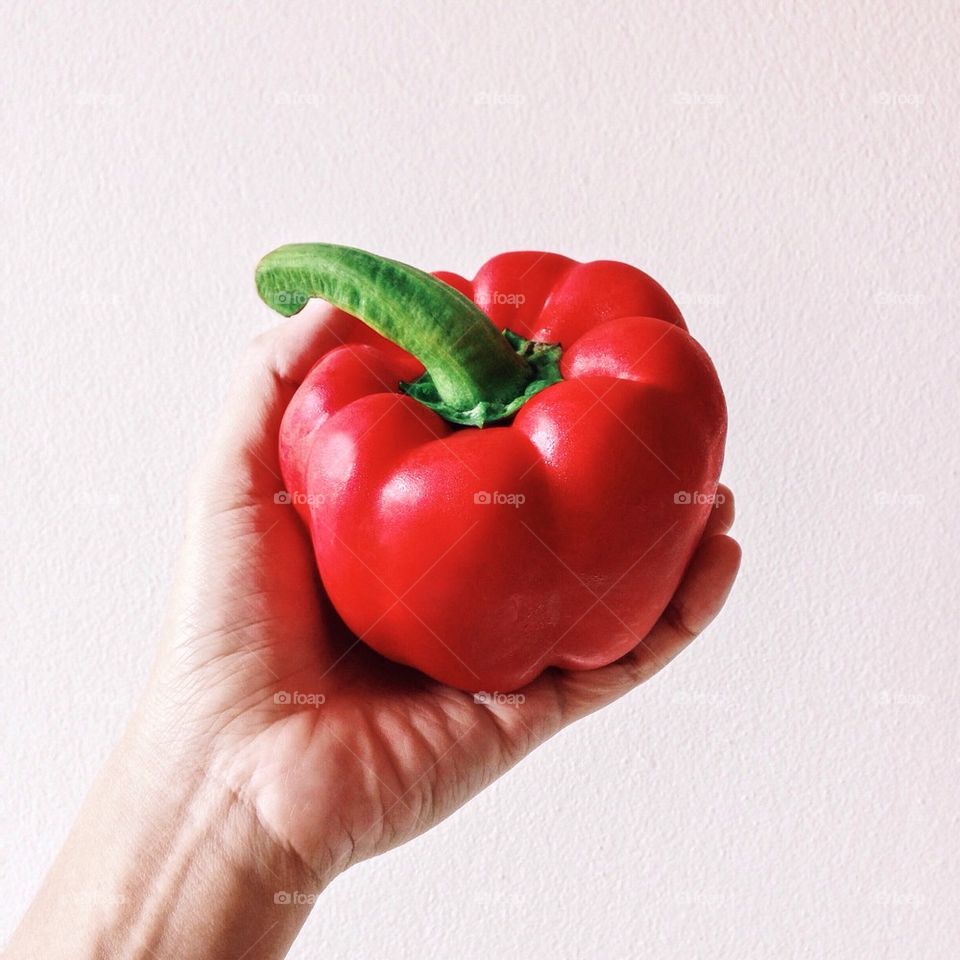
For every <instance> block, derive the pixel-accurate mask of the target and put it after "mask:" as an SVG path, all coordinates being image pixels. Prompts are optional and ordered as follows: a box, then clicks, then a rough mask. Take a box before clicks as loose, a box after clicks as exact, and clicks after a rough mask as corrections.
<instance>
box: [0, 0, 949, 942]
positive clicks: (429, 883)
mask: <svg viewBox="0 0 960 960" xmlns="http://www.w3.org/2000/svg"><path fill="white" fill-rule="evenodd" d="M3 20H4V23H3V26H2V29H0V35H2V40H0V83H2V88H0V89H2V100H0V117H2V130H0V136H2V146H0V150H2V153H3V164H2V187H0V189H2V194H0V196H2V211H3V228H2V249H3V256H2V258H0V307H2V315H3V332H2V343H3V353H4V360H5V363H4V366H5V372H4V373H3V376H2V380H0V387H2V391H3V398H2V408H0V416H2V419H3V437H4V441H3V443H4V447H3V449H4V470H3V489H2V499H3V504H4V511H3V513H4V518H3V530H2V545H3V550H4V560H3V571H2V575H3V583H4V587H5V591H4V593H5V596H4V602H3V630H4V641H3V644H4V646H3V650H4V657H3V667H2V670H0V704H2V711H3V726H2V748H3V762H2V767H0V775H2V784H3V785H2V789H0V823H2V825H3V831H2V837H3V840H2V843H3V848H2V851H0V860H2V862H3V865H4V867H3V871H2V879H0V936H2V938H3V939H6V938H7V937H8V936H9V934H10V932H11V931H12V929H13V927H14V925H15V923H16V921H17V919H18V917H19V916H20V914H21V912H22V911H23V910H24V908H25V907H26V905H27V902H28V901H29V899H30V898H31V895H32V893H33V891H34V890H35V888H36V886H37V884H38V883H39V881H40V879H41V876H42V874H43V873H44V871H45V869H46V867H47V866H48V864H49V862H50V860H51V858H52V856H53V854H54V852H55V850H56V849H57V848H58V847H59V845H60V844H61V842H62V840H63V838H64V836H65V833H66V831H67V829H68V826H69V824H70V823H71V821H72V819H73V817H74V815H75V813H76V811H77V808H78V806H79V804H80V801H81V797H82V795H83V794H84V792H85V791H86V789H87V787H88V785H89V784H90V782H91V780H92V778H93V775H94V772H95V771H96V769H97V768H98V766H99V764H100V763H101V761H102V760H103V759H104V757H105V755H106V753H107V751H108V750H109V748H110V745H111V743H112V742H113V741H114V739H115V737H116V736H117V734H118V732H119V731H120V730H121V728H122V726H123V723H124V719H125V717H126V715H127V713H128V711H129V710H130V707H131V704H132V703H133V702H134V700H135V698H136V697H137V694H138V691H139V689H140V687H141V684H142V681H143V679H144V676H145V673H146V671H147V668H148V665H149V662H150V659H151V651H152V646H153V643H154V638H155V634H156V631H157V623H158V618H159V616H160V612H161V607H162V603H163V596H164V591H165V588H166V585H167V582H168V580H169V574H170V568H171V564H172V561H173V558H174V555H175V551H176V548H177V542H178V537H179V524H180V517H181V509H182V495H183V487H184V483H185V479H186V475H187V472H188V469H189V467H190V465H191V463H192V462H193V461H194V459H195V458H196V456H197V454H198V452H199V451H200V449H201V448H202V446H203V444H204V442H205V438H206V437H207V436H208V434H209V430H210V427H211V423H212V419H213V417H214V415H215V412H216V410H217V407H218V405H219V403H220V400H221V397H222V395H223V392H224V389H225V385H226V382H227V378H228V375H229V371H230V369H231V366H232V364H233V363H234V362H235V360H236V358H237V356H238V354H239V353H240V352H241V351H242V349H243V346H244V344H245V342H246V341H247V340H248V339H249V338H250V337H251V336H252V335H254V334H255V333H256V332H257V331H259V330H261V329H263V328H265V327H267V326H268V325H269V324H271V323H272V322H273V317H272V315H271V314H270V313H269V311H268V310H267V309H266V307H264V306H262V305H261V304H260V303H259V301H258V300H257V298H256V294H255V291H254V287H253V280H252V278H253V267H254V265H255V263H256V261H257V259H258V258H259V257H260V256H261V255H262V254H263V253H265V252H266V251H267V250H270V249H271V248H273V247H275V246H277V245H279V244H281V243H284V242H288V241H305V240H325V241H333V242H340V243H347V244H352V245H356V246H362V247H365V248H367V249H371V250H375V251H378V252H381V253H384V254H387V255H389V256H393V257H396V258H399V259H402V260H405V261H407V262H410V263H414V264H417V265H418V266H421V267H424V268H427V269H438V268H448V269H453V270H457V271H459V272H462V273H467V274H472V273H473V272H474V271H475V269H476V268H477V267H478V266H479V265H480V264H481V263H482V262H483V261H484V260H485V259H487V258H488V257H489V256H491V255H493V254H494V253H496V252H499V251H501V250H508V249H518V248H537V249H544V250H557V251H560V252H563V253H566V254H568V255H571V256H574V257H576V258H578V259H597V258H612V259H621V260H626V261H629V262H631V263H635V264H637V265H638V266H641V267H643V268H644V269H646V270H647V271H648V272H650V273H652V274H653V275H654V276H655V277H657V278H658V279H659V280H660V281H661V282H662V283H664V285H665V286H666V287H667V288H668V289H669V290H670V291H671V292H673V293H674V295H675V297H676V298H677V300H678V301H679V302H680V304H681V307H682V308H683V309H684V312H685V314H686V316H687V320H688V323H689V325H690V328H691V330H692V332H693V333H694V335H695V336H696V337H697V338H698V339H699V340H700V341H701V342H702V343H703V344H704V345H705V346H706V347H707V349H708V350H709V351H710V353H711V355H712V356H713V358H714V360H715V362H716V365H717V367H718V370H719V372H720V375H721V378H722V381H723V383H724V385H725V389H726V393H727V398H728V402H729V407H730V439H729V444H728V451H727V465H726V468H725V474H724V478H725V480H726V481H727V482H728V483H730V484H731V485H732V486H733V487H734V488H735V490H736V493H737V497H738V505H739V516H738V520H737V526H736V533H737V535H738V537H739V539H740V540H741V542H742V543H743V546H744V565H743V569H742V572H741V577H740V580H739V582H738V584H737V586H736V588H735V592H734V594H733V596H732V598H731V601H730V603H729V605H728V607H727V609H726V610H725V612H724V613H723V615H722V616H721V617H720V619H719V620H718V621H717V622H716V624H715V625H714V626H713V628H712V629H711V630H710V631H709V632H708V634H707V635H706V636H705V637H703V638H702V639H701V640H700V641H699V642H698V643H697V644H696V645H695V646H694V647H693V648H691V650H690V651H688V652H687V653H686V654H685V655H684V656H683V657H682V658H681V659H680V660H678V661H677V662H676V663H675V664H674V665H673V666H672V667H671V668H670V669H669V670H668V671H666V672H665V673H664V674H662V675H661V676H659V677H658V678H657V679H655V680H654V681H652V682H651V683H650V684H649V685H648V686H646V687H644V688H642V689H641V690H639V691H637V692H636V693H635V694H633V695H632V696H630V697H628V698H627V699H626V700H624V701H622V702H621V703H619V704H617V705H616V706H614V707H612V708H611V709H609V710H607V711H606V712H604V713H603V714H602V715H599V716H595V717H593V718H592V719H590V720H588V721H586V722H584V723H582V724H581V725H580V726H578V727H577V728H575V729H572V730H569V731H567V732H566V733H564V734H562V735H560V736H558V737H557V738H556V739H555V740H554V741H552V742H551V743H549V744H548V745H547V746H546V747H545V748H543V749H542V750H540V751H539V752H538V753H537V754H536V755H535V756H533V757H531V758H530V759H529V760H527V761H526V762H525V763H523V764H522V765H521V766H520V767H518V768H517V769H516V770H514V771H513V772H512V773H510V774H509V775H508V776H506V777H505V778H503V779H502V780H501V781H500V782H498V783H497V784H496V785H495V786H494V787H493V788H492V789H490V790H489V791H487V792H486V793H485V794H484V795H483V796H481V797H480V798H478V799H477V800H475V801H474V802H473V803H471V804H469V805H468V806H467V807H465V808H464V809H462V810H461V811H460V812H459V813H457V814H456V815H455V816H454V817H452V818H451V819H450V820H448V821H447V822H446V823H444V824H443V825H442V826H441V827H439V828H438V829H436V830H434V831H433V832H432V833H430V834H429V835H428V836H426V837H424V838H422V839H420V840H418V841H417V842H415V843H412V844H410V845H408V846H407V847H405V848H402V849H400V850H398V851H396V852H394V853H391V854H390V855H388V856H385V857H383V858H381V859H379V860H376V861H373V862H369V863H366V864H363V865H362V866H360V867H357V868H355V869H353V870H352V871H350V872H349V873H348V874H346V875H345V876H343V877H341V878H340V879H339V880H337V881H336V882H335V883H334V884H333V886H332V887H331V888H330V889H329V890H328V892H327V893H326V894H325V895H324V896H323V898H322V900H321V902H320V904H319V906H318V907H317V908H316V910H315V911H314V915H313V916H312V918H311V920H310V921H309V924H308V926H307V927H306V929H305V930H304V932H303V934H302V936H301V939H300V940H299V942H298V945H297V946H296V947H295V949H294V952H293V956H295V957H300V958H306V957H313V956H325V957H346V956H362V957H386V956H389V957H392V958H401V960H402V958H421V957H453V956H457V957H463V958H480V957H489V956H504V957H525V958H526V957H530V958H534V957H536V958H539V957H548V958H578V957H584V958H593V957H605V958H632V957H642V958H644V960H649V958H676V957H719V958H731V960H733V958H736V960H743V958H746V957H750V958H753V957H763V958H767V957H776V958H792V957H806V956H810V957H831V958H847V957H850V958H867V957H870V958H874V957H896V958H905V957H918V958H921V957H922V958H924V960H935V958H948V957H954V956H956V955H957V953H958V952H960V903H958V899H960V865H958V847H960V844H958V839H957V834H958V813H957V811H958V809H960V804H958V792H960V791H958V782H960V764H958V753H960V751H958V713H960V711H958V699H957V698H958V666H957V660H958V658H957V647H958V615H957V614H958V596H957V557H958V550H960V535H958V525H957V513H958V511H957V496H958V493H957V487H958V483H957V481H958V442H957V441H958V437H957V409H958V402H957V401H958V391H957V379H958V377H957V346H958V332H957V322H958V295H957V263H958V252H960V251H958V243H957V231H958V223H960V217H958V214H960V210H958V206H960V204H958V197H960V191H958V184H957V179H958V178H957V167H958V164H957V150H958V147H960V138H958V130H960V111H958V94H960V84H958V79H957V76H958V69H957V67H958V61H960V49H958V46H960V44H958V28H957V23H956V11H955V10H953V11H952V14H951V10H950V5H949V4H947V3H943V4H940V3H935V2H931V0H927V2H924V3H921V4H917V5H912V6H908V5H904V4H899V3H892V2H891V3H888V4H869V3H866V2H862V0H861V2H856V3H852V4H823V5H819V4H812V3H805V4H796V5H795V4H783V5H777V4H773V3H768V2H759V0H758V2H756V3H742V2H741V3H736V4H722V3H716V4H704V5H701V6H693V5H690V6H687V5H684V7H683V9H678V8H676V6H675V5H674V4H649V5H643V4H634V3H628V2H620V3H615V4H601V3H596V4H595V3H590V2H584V0H576V2H574V0H570V2H565V3H559V4H555V5H548V4H532V3H531V4H524V3H502V4H501V3H492V2H486V3H479V4H466V3H462V4H459V3H457V4H455V3H450V4H441V3H436V2H420V0H418V2H413V0H410V2H408V3H406V4H404V5H398V4H393V3H367V2H356V0H354V2H349V3H348V2H340V0H338V2H324V3H314V2H306V0H300V2H294V3H283V2H280V3H272V4H269V5H268V4H256V3H250V2H248V3H223V2H221V3H215V2H191V3H172V4H153V5H149V6H148V5H144V6H138V5H137V4H135V3H132V2H125V3H117V4H102V5H100V4H92V3H91V4H80V3H75V2H60V3H48V4H33V3H26V2H20V3H17V4H14V5H13V6H12V8H11V7H10V6H7V7H5V11H4V14H3Z"/></svg>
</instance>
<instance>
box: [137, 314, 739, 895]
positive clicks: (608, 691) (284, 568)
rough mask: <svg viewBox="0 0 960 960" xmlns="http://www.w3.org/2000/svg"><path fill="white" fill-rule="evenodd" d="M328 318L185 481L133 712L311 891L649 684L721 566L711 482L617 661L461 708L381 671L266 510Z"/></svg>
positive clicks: (287, 518) (451, 698)
mask: <svg viewBox="0 0 960 960" xmlns="http://www.w3.org/2000/svg"><path fill="white" fill-rule="evenodd" d="M343 322H345V318H344V317H343V315H342V314H338V313H337V312H335V311H332V310H330V309H329V308H326V307H325V306H322V305H320V304H319V303H316V302H314V303H311V304H310V305H309V306H308V307H307V308H306V309H305V310H304V311H303V312H302V313H301V314H300V315H299V316H297V317H295V318H294V319H292V320H290V321H287V322H286V323H285V324H284V325H282V326H280V327H278V328H276V329H274V330H271V331H270V332H269V333H267V334H264V335H262V336H261V337H259V338H258V339H257V340H256V341H255V343H254V345H253V346H252V348H251V350H250V351H249V353H248V356H247V357H246V358H245V360H244V362H243V365H242V368H241V370H240V373H239V375H238V377H237V380H236V383H235V384H234V387H233V390H232V393H231V396H230V399H229V401H228V403H227V407H226V411H225V415H224V419H223V422H222V424H221V425H220V428H219V430H218V432H217V435H216V437H215V439H214V442H213V443H212V445H211V447H210V450H209V453H208V455H207V456H206V458H205V460H204V462H203V464H202V465H201V467H200V469H199V472H198V474H197V476H196V479H195V481H194V484H193V488H192V492H191V497H190V503H189V518H188V523H187V534H186V541H185V545H184V549H183V555H182V559H181V564H180V569H179V573H178V577H177V582H176V587H175V590H174V593H173V598H172V603H171V607H170V611H169V616H168V620H167V625H166V628H165V631H164V636H163V642H162V647H161V653H160V656H159V659H158V662H157V666H156V668H155V670H154V674H153V677H152V680H151V683H150V687H149V692H148V695H147V697H146V699H145V701H144V705H143V708H142V709H141V711H140V714H139V716H140V720H139V725H140V727H141V729H143V730H144V731H146V734H147V735H148V736H149V737H150V738H151V742H152V743H153V744H154V745H155V746H156V748H157V749H158V750H160V751H162V752H166V753H168V754H170V755H172V756H175V758H176V764H177V765H178V768H182V767H183V765H184V764H186V765H188V766H190V767H194V768H196V769H198V770H199V769H202V770H204V771H205V774H206V776H208V777H210V778H212V779H213V780H214V781H215V782H217V783H219V784H221V785H223V786H224V787H226V788H227V789H229V791H231V793H232V794H234V795H235V796H237V797H239V798H240V799H241V801H242V802H243V803H244V804H246V805H248V806H249V808H250V810H251V811H252V812H253V813H254V815H255V818H256V822H257V823H258V824H259V825H260V826H261V827H262V830H263V831H264V833H265V834H266V835H267V836H268V837H269V838H270V841H271V842H273V843H275V844H277V845H278V846H279V847H280V848H281V849H282V850H283V851H284V853H285V855H288V856H290V857H291V858H294V859H295V860H296V861H297V862H298V863H300V864H302V865H303V866H305V867H306V869H307V871H308V872H309V874H310V875H311V876H312V877H314V878H315V880H316V882H317V885H318V886H320V885H322V884H323V883H324V882H326V881H327V880H329V878H330V877H331V876H333V875H335V874H336V873H337V872H339V871H341V870H343V869H345V868H346V867H347V866H349V865H350V864H352V863H355V862H357V861H359V860H362V859H365V858H367V857H370V856H373V855H375V854H378V853H381V852H383V851H385V850H387V849H389V848H391V847H393V846H396V845H397V844H400V843H403V842H405V841H407V840H409V839H411V838H413V837H415V836H416V835H418V834H419V833H421V832H423V831H424V830H426V829H428V828H429V827H430V826H432V825H434V824H436V823H437V822H439V821H440V820H442V819H443V818H444V817H446V816H448V815H449V814H450V813H452V812H453V811H454V810H455V809H457V807H459V806H460V805H461V804H463V803H464V802H465V801H466V800H468V799H469V798H470V797H471V796H473V795H474V794H476V793H477V792H478V791H479V790H481V789H483V787H485V786H486V785H487V784H489V783H490V782H491V781H492V780H494V779H495V778H496V777H498V776H499V775H500V774H502V773H504V772H505V771H506V770H507V769H509V768H510V767H511V766H512V765H513V764H515V763H516V762H517V761H518V760H520V759H521V758H522V757H523V756H525V755H526V754H527V753H529V752H530V750H532V749H533V748H534V747H536V746H537V745H538V744H540V743H542V742H543V741H544V740H546V739H547V738H548V737H550V736H552V735H553V734H554V733H556V732H557V731H558V730H560V729H561V728H562V727H563V726H565V725H566V724H568V723H570V722H571V721H574V720H576V719H578V718H580V717H583V716H585V715H586V714H588V713H590V712H592V711H593V710H596V709H598V708H599V707H601V706H603V705H604V704H607V703H610V702H611V701H612V700H614V699H616V698H617V697H619V696H621V695H622V694H624V693H626V692H628V691H629V690H631V689H632V688H633V687H635V686H636V685H637V684H639V683H641V682H643V681H644V680H646V679H648V678H649V677H651V676H652V675H653V674H654V673H656V672H657V671H658V670H659V669H660V668H661V667H663V666H664V665H665V664H666V663H667V662H668V661H669V660H671V659H672V658H673V657H674V656H676V655H677V654H678V653H679V652H680V651H681V650H682V649H683V648H684V647H685V646H686V645H687V644H688V643H689V642H690V641H691V640H692V639H693V638H694V637H695V636H696V634H698V633H700V632H701V631H702V630H703V629H704V628H705V627H706V626H707V624H708V623H709V622H710V621H711V620H712V619H713V617H714V616H715V615H716V613H717V612H718V611H719V609H720V607H721V606H722V604H723V602H724V599H725V598H726V595H727V593H728V591H729V590H730V587H731V585H732V583H733V580H734V578H735V576H736V571H737V567H738V564H739V556H740V551H739V547H738V546H737V544H736V543H735V541H733V540H732V539H730V538H729V537H728V536H726V532H727V530H728V529H729V527H730V525H731V523H732V522H733V500H732V496H731V494H730V491H729V490H727V489H726V488H721V492H722V493H723V494H724V497H723V499H722V502H721V503H719V504H718V507H717V509H715V510H714V512H713V514H712V517H711V520H710V523H709V526H708V528H707V530H706V532H705V534H704V537H703V540H702V542H701V544H700V547H699V548H698V550H697V553H696V555H695V556H694V558H693V560H692V562H691V564H690V566H689V569H688V571H687V573H686V576H685V578H684V580H683V582H682V584H681V585H680V587H679V588H678V590H677V592H676V595H675V596H674V598H673V601H672V602H671V604H670V606H669V607H668V609H667V610H666V612H665V613H664V615H663V616H662V617H661V619H660V621H659V622H658V623H657V624H656V626H655V627H654V628H653V629H652V630H651V631H650V633H649V634H648V635H647V636H646V637H643V638H638V643H637V646H636V648H635V649H634V650H633V652H632V653H630V654H629V655H628V656H626V657H624V658H622V659H621V660H619V661H617V662H616V663H614V664H611V665H610V666H607V667H604V668H601V669H598V670H593V671H586V672H565V671H559V670H556V669H550V670H548V671H547V672H546V673H544V674H543V675H542V676H540V677H539V678H538V679H537V680H536V681H534V682H533V683H532V684H530V685H529V686H527V687H526V688H524V689H523V690H521V691H518V692H519V693H520V694H521V695H522V702H520V703H516V702H506V703H505V702H476V700H475V697H474V696H473V695H472V694H469V693H464V692H462V691H460V690H456V689H453V688H450V687H447V686H444V685H442V684H439V683H437V682H435V681H433V680H431V679H429V678H427V677H425V676H423V675H422V674H420V673H418V672H416V671H414V670H412V669H409V668H406V667H402V666H399V665H397V664H394V663H391V662H389V661H387V660H385V659H383V658H382V657H380V656H378V655H377V654H375V653H373V652H372V651H371V650H369V649H368V648H367V647H366V646H365V645H363V644H362V643H361V642H360V641H359V640H357V639H356V638H355V637H353V636H352V635H351V634H350V633H349V632H348V631H347V630H346V628H345V627H344V626H343V625H342V623H341V622H340V621H339V619H338V618H337V616H336V614H335V613H334V611H333V610H332V608H331V607H330V604H329V602H328V601H327V600H326V598H325V597H324V595H323V591H322V587H321V584H320V582H319V578H318V575H317V572H316V567H315V564H314V559H313V555H312V550H311V546H310V540H309V535H308V533H307V531H306V530H305V529H304V528H303V526H302V524H301V521H300V520H299V518H298V516H297V514H296V512H295V510H294V509H293V508H292V507H291V506H290V505H288V504H284V503H277V502H275V496H276V494H277V493H278V492H279V491H281V490H282V489H283V482H282V480H281V478H280V467H279V463H278V454H277V433H278V429H279V424H280V420H281V417H282V415H283V411H284V409H285V407H286V405H287V403H288V402H289V400H290V398H291V397H292V395H293V393H294V391H295V390H296V388H297V386H298V385H299V383H300V382H301V380H302V379H303V377H304V376H305V375H306V373H307V371H308V370H309V368H310V367H311V366H312V364H313V362H314V361H315V360H316V359H317V357H319V356H320V355H321V354H322V353H323V352H324V351H325V350H327V349H329V348H330V347H331V346H332V345H334V344H335V343H336V342H337V341H338V339H339V337H340V329H341V327H340V325H341V324H342V323H343ZM719 499H720V498H718V500H719ZM513 699H514V700H520V698H519V697H518V698H513Z"/></svg>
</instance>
